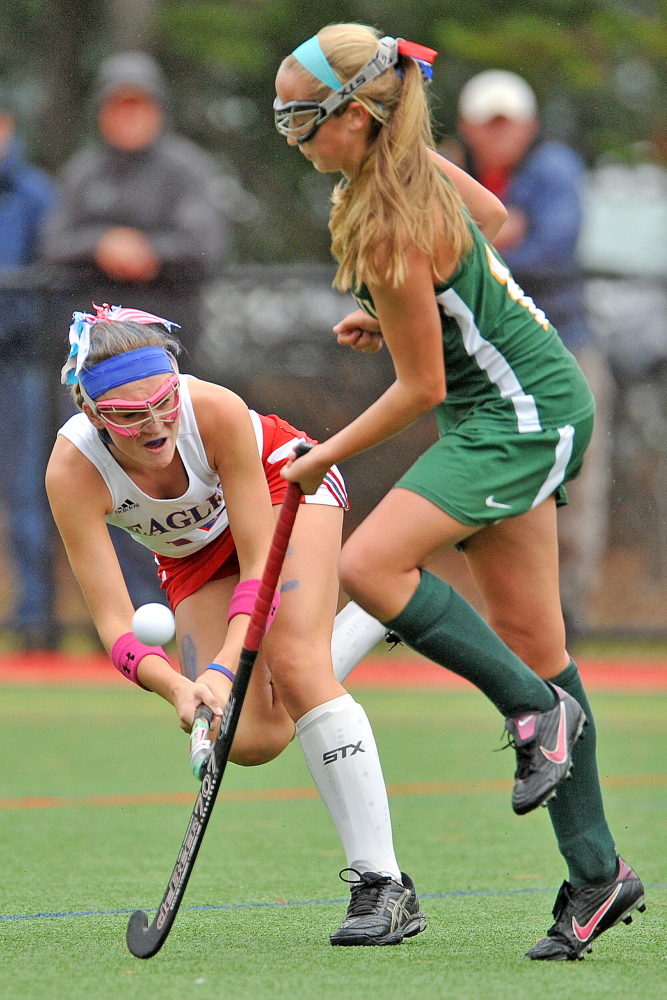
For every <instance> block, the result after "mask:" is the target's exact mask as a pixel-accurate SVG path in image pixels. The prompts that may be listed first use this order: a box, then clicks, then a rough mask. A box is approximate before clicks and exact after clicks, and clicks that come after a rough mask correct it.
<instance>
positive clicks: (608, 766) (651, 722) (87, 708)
mask: <svg viewBox="0 0 667 1000" xmlns="http://www.w3.org/2000/svg"><path fill="white" fill-rule="evenodd" d="M358 697H359V699H360V700H361V701H362V702H363V703H364V705H365V706H366V708H367V710H368V712H369V715H370V717H371V720H372V722H373V725H374V728H375V732H376V736H377V739H378V743H379V746H380V751H381V754H382V758H383V762H384V767H385V774H386V778H387V781H388V782H391V783H408V782H426V781H470V782H471V789H470V791H468V792H461V793H457V794H437V795H400V796H395V797H393V798H392V815H393V820H394V828H395V839H396V844H397V853H398V856H399V860H400V862H401V865H402V866H403V867H404V868H405V870H406V871H408V872H409V873H410V875H411V876H412V877H413V878H414V879H415V882H416V884H417V886H418V888H419V890H420V891H421V892H422V893H423V894H425V895H428V894H454V893H475V892H479V893H488V894H487V895H446V896H443V897H441V898H430V899H429V898H425V899H424V902H423V908H424V911H425V913H426V915H427V918H428V920H429V928H428V931H427V932H426V933H425V934H422V935H420V936H419V937H418V938H416V939H414V940H412V941H406V942H405V943H404V944H403V945H401V946H400V947H398V948H384V949H342V948H340V949H338V948H336V949H334V948H331V947H330V945H329V943H328V934H329V933H330V932H331V930H333V929H334V928H335V927H336V926H337V925H338V923H339V922H340V920H341V919H342V916H343V913H344V909H345V905H344V903H340V902H332V903H321V902H317V901H322V900H332V899H333V900H336V899H342V898H343V897H344V896H345V895H346V893H345V887H344V886H343V883H342V882H340V881H339V880H338V878H337V872H338V870H339V868H342V867H343V865H344V857H343V854H342V851H341V849H340V846H339V843H338V840H337V837H336V835H335V832H334V830H333V827H332V824H331V823H330V821H329V819H328V817H327V814H326V812H325V810H324V808H323V806H322V805H321V803H320V802H319V801H318V800H310V799H306V800H295V801H275V802H273V801H257V802H236V803H230V802H221V803H219V804H218V807H217V808H216V811H215V813H214V816H213V819H212V821H211V824H210V826H209V830H208V832H207V835H206V839H205V842H204V845H203V848H202V851H201V853H200V857H199V860H198V862H197V866H196V869H195V872H194V875H193V877H192V879H191V883H190V887H189V889H188V892H187V894H186V898H185V901H184V906H183V909H182V911H181V914H180V915H179V917H178V919H177V921H176V924H175V925H174V928H173V930H172V933H171V936H170V938H169V940H168V942H167V944H166V945H165V947H164V949H163V951H162V952H161V953H160V954H159V955H158V956H157V957H155V958H154V959H151V960H150V961H147V962H141V961H138V960H137V959H134V958H133V957H132V956H131V955H130V954H129V952H128V951H127V950H126V948H125V942H124V936H125V927H126V923H127V919H128V918H127V915H126V914H114V913H106V914H100V913H97V914H96V915H81V916H66V917H42V918H34V917H30V915H32V914H36V913H63V912H64V913H74V912H75V911H87V910H93V911H109V910H111V911H113V910H131V909H133V908H134V907H137V906H141V907H150V906H156V905H157V903H158V902H159V901H160V899H161V896H162V893H163V891H164V889H165V887H166V883H167V880H168V877H169V875H170V873H171V869H172V866H173V863H174V861H175V859H176V854H177V851H178V848H179V846H180V843H181V839H182V837H183V834H184V832H185V827H186V825H187V821H188V818H189V815H190V807H189V806H187V805H133V806H124V807H121V806H115V807H90V806H88V807H86V806H83V805H78V806H73V807H72V806H70V807H67V808H49V809H46V808H45V809H7V808H4V809H0V831H1V832H0V849H1V851H2V855H1V856H2V862H3V863H2V867H1V872H0V893H1V899H0V916H3V915H4V916H17V917H18V916H21V915H27V916H29V917H30V919H14V920H1V921H0V997H1V998H3V1000H4V998H8V1000H9V998H11V1000H23V998H26V1000H33V998H35V1000H37V998H42V997H48V998H49V1000H61V998H62V1000H79V998H81V1000H83V998H86V1000H133V998H142V1000H143V998H145V997H151V998H156V1000H172V998H174V1000H176V998H178V1000H182V998H189V997H202V998H204V997H205V998H206V1000H209V998H214V1000H217V998H229V1000H232V998H233V1000H246V998H247V1000H250V998H252V1000H264V998H267V1000H269V998H274V997H275V998H286V1000H305V998H308V1000H311V998H316V1000H357V998H358V1000H374V998H376V997H377V998H383V1000H384V998H389V1000H393V998H396V1000H398V998H406V1000H412V998H415V1000H416V998H420V1000H431V998H452V1000H454V998H455V1000H459V998H466V1000H467V998H468V997H471V996H472V997H474V1000H505V998H507V1000H510V998H511V1000H524V998H525V1000H537V998H539V1000H552V998H553V1000H555V998H558V1000H569V998H576V1000H588V998H595V1000H626V998H629V997H641V1000H653V998H656V1000H657V998H660V1000H664V997H665V996H667V930H666V926H665V925H666V919H665V918H666V917H667V910H666V909H665V908H666V907H667V888H665V887H658V888H653V889H649V890H648V897H647V901H648V910H647V912H646V913H645V914H644V916H642V917H639V918H637V919H636V920H635V922H634V923H633V924H632V926H631V927H625V926H621V927H618V928H614V929H613V930H612V931H610V932H609V933H607V934H606V935H604V937H603V938H602V939H601V940H600V941H598V942H596V944H595V946H594V951H593V954H592V955H591V956H589V957H588V958H587V959H586V961H585V962H580V963H576V964H570V963H559V964H556V965H553V964H548V965H538V964H535V963H529V962H527V961H522V958H521V956H522V954H523V952H524V951H525V950H526V948H528V947H530V945H531V944H532V943H533V942H534V941H535V940H536V939H537V938H539V937H541V936H542V935H543V934H544V932H545V931H546V929H547V927H548V926H549V923H550V914H549V911H550V908H551V906H552V904H553V899H554V895H555V890H556V888H557V887H558V885H559V884H560V881H561V880H562V878H563V876H564V872H563V867H562V864H561V861H560V858H559V855H558V853H557V851H556V849H555V846H554V842H553V837H552V834H551V830H550V826H549V822H548V816H547V814H546V811H545V810H538V811H537V812H536V813H532V814H530V815H529V816H527V817H524V818H522V819H519V818H517V817H515V816H513V814H512V812H511V810H510V807H509V798H508V795H507V794H506V793H499V792H475V791H474V790H473V787H474V782H475V780H478V779H488V778H506V779H507V778H509V777H511V773H512V769H513V759H512V757H513V754H512V753H511V751H507V752H505V753H496V754H494V753H492V752H491V751H492V750H493V749H495V748H496V747H498V746H499V745H500V744H499V737H500V734H501V724H500V722H499V719H498V717H497V716H496V714H495V712H494V710H493V709H492V708H491V706H490V705H488V703H487V702H486V701H485V700H484V699H483V698H482V697H481V696H479V695H476V694H474V693H468V692H458V691H457V692H449V691H434V692H421V693H416V694H408V693H405V692H394V691H381V692H380V691H378V692H369V691H363V692H359V694H358ZM593 703H594V707H595V708H596V712H597V718H598V725H599V729H600V732H601V736H600V758H601V769H602V772H603V774H606V775H649V774H664V773H666V772H667V711H666V709H667V696H663V695H651V696H639V695H627V696H622V695H614V696H611V695H609V696H604V697H602V696H599V695H598V696H594V698H593ZM172 716H173V713H172V710H171V709H170V708H169V707H168V706H166V705H165V704H164V703H162V702H160V701H159V699H157V698H156V697H153V696H149V695H146V694H145V693H144V692H141V691H138V690H135V689H132V688H129V687H128V688H127V689H124V688H108V689H106V688H87V689H67V688H50V689H48V688H30V687H25V688H2V689H0V755H1V758H0V759H2V774H1V777H0V797H4V798H8V797H18V796H53V795H56V796H77V795H114V794H126V793H133V794H141V793H150V792H179V791H188V790H194V788H195V785H194V781H193V779H191V778H190V776H189V772H188V770H187V739H186V737H185V736H184V735H183V734H182V733H180V731H179V730H178V728H177V726H176V724H175V718H174V717H172ZM308 785H310V778H309V775H308V772H307V770H306V768H305V766H304V764H303V762H302V760H301V755H300V751H299V748H298V745H296V744H292V745H291V746H290V747H289V748H288V750H287V751H286V752H285V753H284V754H283V755H282V756H281V758H279V759H278V760H277V761H274V762H272V763H271V764H268V765H265V766H263V767H260V768H254V769H242V768H237V767H234V766H232V767H231V768H230V770H229V772H228V775H227V777H226V779H225V785H224V787H225V789H234V788H237V789H259V788H263V789H271V788H280V787H304V786H308ZM666 788H667V786H663V787H660V785H656V786H655V787H651V786H648V785H641V784H638V783H637V784H632V783H630V784H628V785H627V786H626V787H619V788H613V789H609V790H608V791H607V792H606V802H607V810H608V814H609V818H610V821H611V823H612V828H613V829H614V831H615V835H616V838H617V842H618V846H619V849H620V850H621V852H622V853H623V854H624V855H625V857H626V859H627V860H628V861H630V863H632V864H634V865H636V867H637V868H638V870H639V871H640V873H641V875H642V876H643V878H644V879H645V881H646V882H647V883H667V857H666V855H665V850H664V843H665V839H664V838H665V828H666V826H667V824H666V819H667V795H666ZM281 901H282V902H287V903H304V904H307V905H299V906H296V905H282V902H281ZM249 903H267V904H270V905H269V906H263V907H262V906H259V907H245V908H236V909H227V910H224V909H209V910H206V909H200V910H195V909H193V907H196V906H201V907H204V906H211V907H219V906H220V905H224V904H249Z"/></svg>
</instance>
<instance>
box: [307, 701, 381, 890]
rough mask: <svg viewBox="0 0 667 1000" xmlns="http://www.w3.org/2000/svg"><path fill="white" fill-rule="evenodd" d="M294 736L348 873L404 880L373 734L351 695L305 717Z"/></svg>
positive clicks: (322, 706) (323, 706) (329, 702)
mask: <svg viewBox="0 0 667 1000" xmlns="http://www.w3.org/2000/svg"><path fill="white" fill-rule="evenodd" d="M296 734H297V736H298V737H299V741H300V743H301V749H302V750H303V755H304V757H305V758H306V763H307V764H308V767H309V768H310V773H311V774H312V776H313V781H314V782H315V784H316V785H317V790H318V792H319V793H320V795H321V797H322V801H323V802H324V804H325V806H326V807H327V809H328V810H329V813H330V815H331V818H332V820H333V821H334V823H335V825H336V829H337V830H338V835H339V837H340V839H341V841H342V843H343V849H344V851H345V855H346V857H347V864H348V867H349V868H354V869H356V870H357V871H358V872H366V871H371V872H381V873H383V874H386V875H391V876H392V878H395V879H398V880H400V869H399V867H398V862H397V861H396V856H395V854H394V846H393V841H392V835H391V818H390V816H389V803H388V801H387V790H386V788H385V784H384V778H383V776H382V767H381V765H380V758H379V757H378V752H377V747H376V745H375V738H374V736H373V730H372V729H371V725H370V722H369V721H368V717H367V715H366V713H365V712H364V710H363V708H362V707H361V705H358V704H357V703H356V701H355V700H354V698H353V697H352V695H351V694H345V695H342V697H340V698H334V699H333V701H327V702H326V703H325V704H324V705H319V706H318V707H317V708H313V709H311V711H310V712H306V714H305V715H304V716H302V717H301V718H300V719H299V721H298V722H297V724H296Z"/></svg>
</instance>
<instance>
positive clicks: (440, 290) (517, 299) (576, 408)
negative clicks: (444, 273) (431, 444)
mask: <svg viewBox="0 0 667 1000" xmlns="http://www.w3.org/2000/svg"><path fill="white" fill-rule="evenodd" d="M469 226H470V231H471V234H472V237H473V246H472V249H471V250H470V251H469V252H468V253H467V254H466V255H465V257H463V258H462V259H461V261H460V262H459V264H458V267H457V268H456V270H455V271H454V273H453V274H452V276H451V278H450V279H449V280H448V281H446V282H443V283H442V284H438V285H436V286H435V288H434V292H435V297H436V300H437V303H438V309H439V312H440V318H441V323H442V336H443V341H444V356H445V372H446V377H447V398H446V399H445V400H444V402H443V403H441V404H439V406H438V407H437V408H436V416H437V419H438V426H439V428H440V433H441V434H442V433H445V432H446V431H447V430H448V429H449V428H451V427H453V426H455V425H456V424H457V423H458V422H459V421H460V420H461V419H463V418H464V417H466V416H467V415H469V414H470V413H471V412H472V411H477V412H480V413H482V412H484V413H488V414H489V416H497V417H501V418H503V417H504V418H505V419H509V420H510V421H511V424H512V426H513V428H514V430H515V431H518V432H519V433H522V434H526V433H534V432H539V431H541V430H548V429H553V428H555V427H560V426H562V425H564V424H575V423H577V422H578V421H580V420H582V419H584V418H586V417H588V416H590V415H591V414H592V413H593V410H594V401H593V396H592V394H591V391H590V389H589V387H588V383H587V382H586V379H585V378H584V375H583V373H582V371H581V369H580V368H579V366H578V364H577V362H576V360H575V359H574V357H573V356H572V354H570V352H569V351H568V350H567V348H566V347H565V346H564V344H563V342H562V341H561V339H560V337H559V336H558V334H557V332H556V330H555V329H554V327H553V326H552V325H551V324H550V323H549V320H548V319H547V317H546V316H545V315H544V313H543V312H542V311H541V310H540V309H539V308H538V307H537V306H536V305H535V303H534V302H533V300H532V299H531V298H529V297H528V296H527V295H525V294H524V292H523V290H522V289H521V288H519V286H518V285H517V283H516V281H514V279H513V278H512V275H511V274H510V271H509V269H508V267H507V266H506V265H505V264H504V263H503V260H502V258H501V257H500V256H499V255H498V254H497V252H496V251H495V250H494V249H493V248H492V247H491V245H490V244H489V243H488V241H487V240H486V239H485V238H484V236H483V235H482V234H481V233H480V231H479V229H477V227H476V226H475V225H474V224H473V223H469ZM352 294H353V296H354V298H355V300H356V302H357V304H358V305H359V306H360V307H361V308H362V309H363V310H364V312H367V313H369V314H370V315H371V316H375V317H377V313H376V311H375V307H374V305H373V301H372V298H371V296H370V294H369V292H368V289H367V288H366V287H365V285H363V284H360V285H359V286H357V287H356V288H354V289H353V290H352ZM480 408H481V409H480Z"/></svg>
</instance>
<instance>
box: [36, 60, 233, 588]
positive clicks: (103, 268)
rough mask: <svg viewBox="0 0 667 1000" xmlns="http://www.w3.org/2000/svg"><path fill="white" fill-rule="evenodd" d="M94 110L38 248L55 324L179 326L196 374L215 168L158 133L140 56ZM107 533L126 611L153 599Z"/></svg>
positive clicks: (103, 80)
mask: <svg viewBox="0 0 667 1000" xmlns="http://www.w3.org/2000/svg"><path fill="white" fill-rule="evenodd" d="M94 110H95V114H96V122H97V130H98V139H99V141H98V142H97V143H96V144H95V145H94V146H91V147H89V148H86V149H84V150H82V151H81V152H79V153H76V154H75V155H74V156H73V157H72V159H71V160H70V161H69V162H68V163H67V164H66V165H65V168H64V170H63V173H62V179H61V180H62V191H61V194H60V198H59V201H58V205H57V207H56V211H55V213H54V215H53V216H52V218H51V220H50V222H49V225H48V227H47V229H46V233H45V238H44V243H43V247H44V254H45V257H46V259H47V260H48V261H50V262H51V263H53V264H58V265H62V266H63V267H65V268H67V269H68V280H70V281H73V284H74V287H75V288H76V289H77V292H76V294H75V295H74V296H72V297H71V298H70V299H69V301H68V302H67V303H66V304H63V310H62V312H63V315H62V316H60V317H59V323H60V326H62V322H63V318H66V317H67V315H68V314H71V312H72V310H73V309H79V310H82V311H84V312H87V311H90V308H91V300H92V301H95V302H97V303H99V304H100V305H101V304H102V303H104V302H108V303H109V304H110V305H124V306H133V307H135V308H138V309H143V310H145V311H147V312H150V313H153V314H155V315H158V316H164V317H165V319H169V320H172V321H174V322H175V323H178V324H180V327H181V329H180V330H179V331H177V332H178V335H179V337H180V339H181V341H182V343H183V344H184V346H185V348H186V351H187V352H188V353H189V355H190V357H189V358H188V361H187V369H188V371H190V372H193V373H194V374H197V373H198V366H197V356H196V344H197V340H198V337H199V309H200V296H201V290H202V284H203V282H204V280H205V279H206V278H207V276H209V275H210V274H212V273H213V272H214V271H215V270H216V269H217V268H218V267H219V266H220V265H221V263H222V259H223V255H224V253H225V248H226V241H225V231H224V225H223V216H222V212H221V211H220V208H219V204H218V202H219V198H218V185H219V175H218V171H217V169H216V166H215V163H214V161H213V160H212V158H211V157H210V156H209V155H208V154H207V153H205V152H204V151H203V150H201V149H200V148H199V147H198V146H195V145H194V144H193V143H192V142H189V141H188V140H187V139H183V138H181V137H180V136H177V135H175V134H174V133H173V132H172V131H171V130H170V129H169V128H168V126H167V125H166V121H165V113H166V94H165V83H164V77H163V75H162V72H161V70H160V67H159V66H158V64H157V63H156V62H155V60H154V59H153V58H152V57H151V56H149V55H146V54H144V53H141V52H125V53H120V54H118V55H114V56H111V57H110V58H108V59H107V60H105V62H103V63H102V66H101V68H100V72H99V75H98V78H97V82H96V86H95V91H94ZM112 534H113V535H114V544H115V545H116V550H117V552H118V556H119V559H120V562H121V565H122V567H123V571H124V573H125V577H126V580H127V584H128V589H129V591H130V595H131V597H132V599H133V601H134V603H135V605H139V604H145V603H148V602H150V601H162V600H163V594H162V592H161V591H160V590H159V589H158V584H157V577H156V573H155V567H154V565H153V561H152V559H151V557H150V554H147V553H146V552H145V551H142V550H141V548H140V546H138V545H136V544H134V543H133V542H132V539H128V536H127V535H125V534H124V533H123V532H114V531H112Z"/></svg>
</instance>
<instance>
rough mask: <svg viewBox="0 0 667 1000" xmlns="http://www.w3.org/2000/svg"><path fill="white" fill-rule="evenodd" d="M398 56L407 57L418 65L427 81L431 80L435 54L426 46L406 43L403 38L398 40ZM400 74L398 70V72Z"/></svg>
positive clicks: (433, 50) (434, 51)
mask: <svg viewBox="0 0 667 1000" xmlns="http://www.w3.org/2000/svg"><path fill="white" fill-rule="evenodd" d="M397 42H398V54H399V56H409V57H410V58H411V59H414V60H415V62H416V63H418V64H419V68H420V69H421V71H422V74H423V75H424V77H425V78H426V79H427V80H432V79H433V63H434V61H435V57H436V56H437V54H438V53H437V52H436V50H435V49H429V48H428V47H427V46H426V45H418V44H417V42H408V41H407V40H406V39H405V38H398V39H397ZM399 72H400V70H399Z"/></svg>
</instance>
